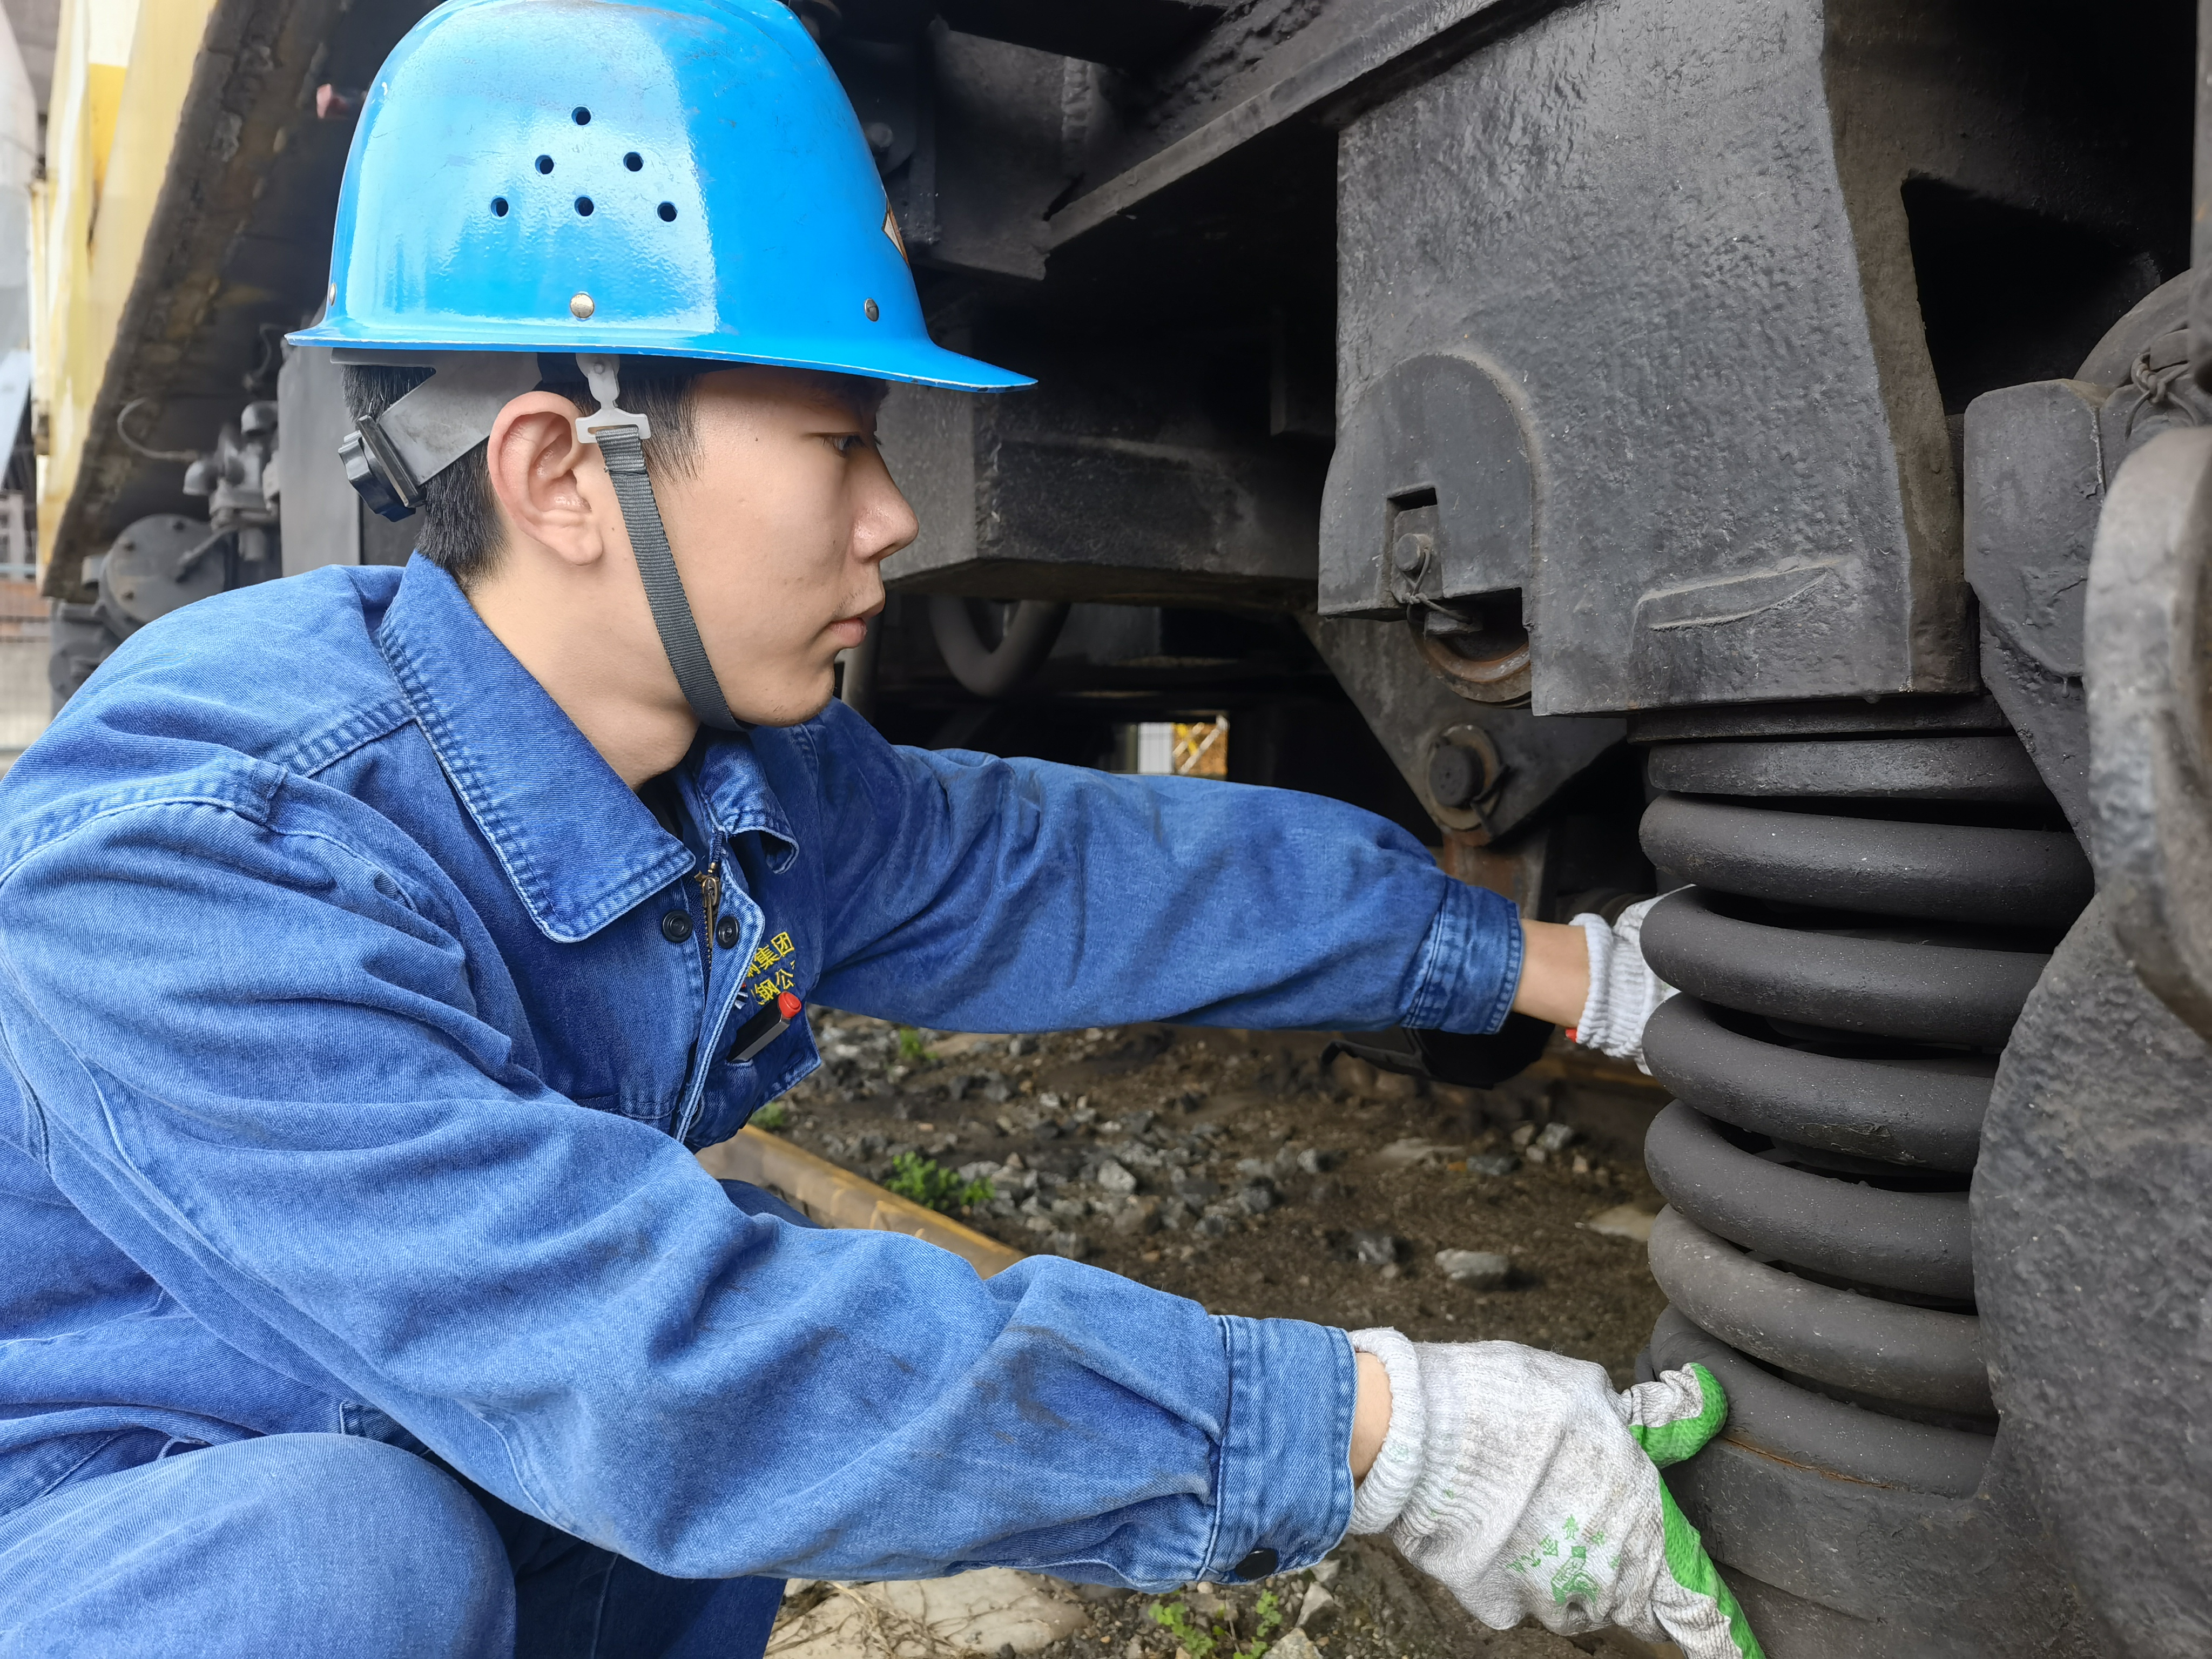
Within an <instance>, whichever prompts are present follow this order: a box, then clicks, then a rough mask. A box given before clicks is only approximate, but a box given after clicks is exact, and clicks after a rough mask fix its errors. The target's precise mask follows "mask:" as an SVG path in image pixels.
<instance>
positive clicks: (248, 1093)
mask: <svg viewBox="0 0 2212 1659" xmlns="http://www.w3.org/2000/svg"><path fill="white" fill-rule="evenodd" d="M349 811H353V812H356V816H357V814H358V809H356V808H354V807H353V806H352V805H351V804H350V803H344V802H340V803H337V805H332V806H331V807H330V808H329V809H328V811H327V813H326V815H325V816H324V817H318V816H317V814H316V813H315V812H314V811H307V810H300V811H292V810H289V809H285V808H283V805H282V803H281V802H280V803H279V805H278V806H277V807H276V808H272V809H271V810H270V811H269V812H268V813H267V814H266V815H262V816H257V814H256V812H255V811H254V810H253V809H252V803H250V802H246V803H232V804H223V803H220V802H216V801H211V800H205V799H203V800H201V801H198V802H169V803H166V804H163V803H151V804H147V805H137V806H129V807H125V808H123V809H121V810H118V811H111V812H108V813H107V814H106V815H105V816H104V817H100V818H98V819H95V820H94V822H92V823H89V824H87V825H84V826H82V827H81V828H78V829H75V830H73V831H71V832H70V833H69V834H67V835H64V836H60V837H59V838H58V839H56V840H53V841H51V842H48V843H47V844H46V845H45V846H44V847H43V848H42V849H41V850H40V851H38V852H37V853H35V854H33V855H31V856H30V857H29V858H27V860H24V861H23V862H21V863H20V864H19V865H17V866H15V867H14V868H13V869H12V870H10V871H9V872H7V874H6V876H5V878H4V880H0V1030H4V1036H5V1040H6V1047H7V1051H8V1055H9V1060H10V1061H11V1063H12V1064H13V1065H14V1066H15V1068H16V1069H17V1072H18V1074H19V1076H20V1077H21V1080H22V1081H23V1083H24V1084H25V1085H26V1086H25V1096H26V1102H27V1108H28V1111H29V1118H28V1120H27V1121H28V1123H29V1125H30V1127H29V1129H28V1130H27V1133H28V1134H29V1136H30V1139H31V1142H32V1145H31V1146H30V1148H29V1150H31V1152H32V1153H33V1156H35V1157H38V1158H40V1159H41V1160H42V1161H43V1162H44V1163H45V1164H46V1167H47V1168H48V1169H49V1170H50V1171H51V1172H52V1176H53V1178H54V1180H55V1182H57V1183H58V1186H59V1188H61V1190H62V1191H63V1192H64V1194H66V1195H67V1196H68V1197H69V1199H70V1201H71V1202H72V1203H74V1204H75V1205H76V1206H78V1207H79V1208H80V1209H81V1210H82V1212H83V1213H84V1215H85V1216H86V1217H87V1218H88V1219H89V1220H90V1221H91V1222H92V1224H93V1225H95V1226H97V1227H98V1228H100V1230H101V1231H103V1232H104V1233H106V1235H107V1236H108V1237H110V1238H112V1239H113V1240H115V1241H116V1243H118V1246H119V1247H120V1248H121V1249H123V1250H125V1252H126V1253H128V1254H129V1255H131V1257H132V1258H133V1259H134V1260H136V1261H137V1262H138V1263H140V1264H141V1265H142V1266H143V1267H144V1269H145V1270H146V1272H148V1273H149V1274H151V1275H152V1276H153V1277H154V1278H155V1279H157V1280H158V1281H159V1282H160V1283H161V1285H164V1286H165V1287H167V1289H168V1290H169V1291H171V1292H172V1293H173V1295H174V1296H175V1297H176V1298H177V1299H178V1300H179V1302H180V1303H181V1304H183V1305H184V1307H185V1309H186V1310H188V1311H189V1312H190V1313H191V1315H192V1316H195V1317H196V1318H197V1319H198V1320H199V1321H201V1322H203V1323H204V1324H205V1325H206V1326H207V1327H208V1328H210V1329H211V1330H212V1331H213V1332H214V1333H215V1334H216V1335H217V1336H218V1337H219V1338H221V1339H222V1341H223V1342H224V1343H226V1344H228V1346H229V1347H230V1348H232V1349H234V1350H236V1351H237V1352H239V1353H240V1354H243V1355H245V1356H247V1357H248V1358H250V1359H252V1360H254V1361H258V1362H259V1363H260V1364H264V1365H268V1366H270V1367H274V1368H275V1369H276V1370H279V1371H281V1372H282V1373H283V1374H284V1375H286V1376H289V1377H292V1378H294V1379H296V1380H297V1381H299V1382H301V1383H303V1384H305V1385H307V1386H308V1387H311V1388H317V1389H323V1390H325V1391H327V1392H328V1393H329V1394H330V1395H332V1396H333V1397H335V1398H337V1399H339V1400H350V1401H362V1402H367V1403H368V1404H371V1405H374V1406H375V1407H378V1408H380V1409H381V1410H383V1411H384V1412H386V1413H389V1414H390V1415H391V1416H392V1418H393V1419H396V1420H397V1421H398V1422H399V1423H400V1424H402V1425H404V1426H405V1427H406V1428H408V1429H409V1430H410V1431H412V1432H413V1433H415V1434H416V1436H418V1437H420V1438H421V1439H422V1441H423V1442H424V1443H427V1444H428V1446H429V1447H430V1448H431V1449H434V1450H435V1452H436V1453H437V1454H438V1455H440V1456H441V1457H442V1458H444V1459H446V1460H447V1462H450V1463H451V1464H453V1467H455V1468H458V1469H459V1470H460V1471H461V1472H462V1473H463V1474H466V1475H467V1476H468V1477H469V1478H470V1479H471V1480H475V1481H477V1483H478V1484H480V1485H481V1486H484V1487H485V1488H487V1489H488V1490H489V1491H491V1492H495V1493H496V1494H497V1495H498V1496H500V1497H501V1498H505V1499H506V1500H507V1501H508V1502H509V1503H512V1504H516V1505H518V1506H519V1507H521V1508H523V1509H525V1510H528V1511H530V1512H532V1513H533V1514H535V1515H538V1516H542V1517H543V1518H544V1519H545V1520H547V1521H549V1522H552V1523H553V1524H554V1525H556V1526H558V1527H560V1528H563V1529H565V1530H567V1531H569V1532H571V1533H574V1534H577V1535H578V1536H580V1537H583V1538H586V1539H589V1540H590V1541H592V1542H594V1543H597V1544H600V1545H602V1546H604V1547H606V1548H608V1549H611V1550H614V1551H616V1552H618V1553H621V1554H623V1555H626V1556H628V1557H629V1558H630V1559H634V1560H636V1561H639V1562H641V1563H642V1564H644V1565H647V1566H648V1567H651V1568H653V1570H655V1571H659V1572H663V1573H668V1574H673V1575H678V1576H682V1577H718V1576H730V1575H737V1574H753V1573H759V1574H774V1575H789V1576H804V1577H839V1578H870V1577H921V1576H932V1575H936V1574H940V1573H945V1572H950V1571H958V1570H960V1569H963V1568H967V1567H971V1566H978V1565H1012V1566H1019V1567H1026V1568H1032V1569H1036V1570H1040V1571H1050V1572H1054V1573H1059V1574H1062V1575H1065V1576H1067V1577H1075V1578H1079V1579H1094V1580H1100V1581H1105V1582H1119V1583H1125V1584H1129V1585H1133V1586H1137V1587H1142V1588H1150V1589H1159V1588H1163V1587H1166V1586H1170V1585H1172V1584H1175V1583H1179V1582H1182V1581H1184V1580H1188V1579H1191V1578H1195V1577H1207V1576H1213V1577H1220V1576H1223V1575H1225V1574H1227V1573H1229V1572H1230V1571H1231V1570H1233V1569H1234V1567H1235V1566H1236V1565H1237V1563H1238V1562H1239V1561H1241V1560H1243V1559H1244V1557H1245V1556H1246V1555H1247V1554H1248V1553H1249V1552H1251V1551H1252V1550H1254V1549H1255V1548H1259V1547H1267V1548H1271V1549H1273V1550H1274V1551H1275V1552H1277V1553H1278V1555H1279V1558H1280V1559H1281V1561H1282V1564H1283V1565H1285V1566H1286V1567H1287V1566H1296V1565H1302V1564H1304V1563H1307V1562H1310V1561H1312V1560H1314V1559H1317V1558H1318V1557H1319V1556H1320V1555H1321V1554H1322V1553H1323V1552H1324V1551H1325V1550H1327V1549H1328V1547H1330V1546H1332V1545H1333V1544H1334V1542H1335V1541H1336V1540H1337V1538H1338V1536H1339V1535H1340V1534H1341V1532H1342V1530H1343V1528H1344V1526H1345V1524H1346V1520H1347V1518H1348V1516H1349V1514H1350V1509H1351V1496H1352V1493H1351V1480H1350V1475H1349V1473H1348V1471H1347V1470H1346V1448H1347V1446H1348V1444H1349V1439H1350V1433H1351V1418H1352V1389H1353V1382H1352V1378H1353V1371H1352V1356H1351V1352H1350V1349H1349V1346H1348V1345H1347V1344H1346V1340H1345V1338H1344V1335H1343V1334H1342V1333H1341V1332H1338V1331H1332V1330H1326V1329H1323V1328H1320V1327H1316V1326H1310V1325H1304V1324H1298V1323H1294V1322H1284V1321H1269V1322H1251V1321H1245V1320H1237V1319H1221V1318H1215V1317H1212V1316H1208V1315H1207V1314H1206V1311H1205V1310H1203V1309H1201V1308H1200V1307H1198V1306H1196V1305H1195V1304H1192V1303H1190V1302H1188V1301H1184V1300H1182V1299H1181V1298H1179V1297H1172V1296H1169V1295H1166V1294H1164V1293H1163V1292H1160V1291H1152V1290H1150V1289H1147V1288H1146V1287H1144V1286H1142V1285H1136V1284H1133V1283H1132V1282H1130V1281H1128V1280H1126V1279H1121V1278H1118V1277H1116V1276H1115V1275H1113V1274H1110V1273H1103V1272H1100V1271H1098V1270H1097V1269H1093V1268H1089V1267H1083V1266H1080V1265H1079V1264H1077V1263H1073V1262H1068V1261H1058V1260H1041V1261H1028V1262H1024V1263H1023V1264H1022V1265H1020V1266H1018V1267H1015V1268H1013V1269H1012V1270H1011V1271H1009V1272H1007V1273H1002V1274H1000V1276H998V1277H997V1278H995V1279H992V1280H990V1281H989V1282H988V1283H985V1282H983V1281H981V1280H979V1279H977V1278H976V1277H975V1273H973V1272H972V1271H971V1270H970V1269H969V1267H968V1266H967V1265H966V1263H964V1262H963V1261H960V1260H959V1259H958V1258H957V1257H955V1256H952V1255H949V1254H946V1253H945V1252H944V1251H941V1250H938V1249H933V1248H931V1247H930V1246H928V1245H927V1244H923V1243H920V1242H919V1241H916V1240H914V1239H909V1238H905V1237H899V1236H897V1235H895V1234H890V1233H877V1232H850V1231H847V1232H833V1231H818V1230H815V1229H811V1228H801V1227H795V1226H792V1225H787V1224H786V1223H784V1222H782V1221H780V1220H777V1219H775V1218H772V1217H764V1216H762V1217H757V1216H749V1215H747V1214H746V1213H744V1212H743V1211H741V1210H739V1209H738V1207H736V1206H733V1205H732V1204H731V1203H729V1202H728V1201H727V1200H726V1198H725V1197H724V1196H723V1194H722V1192H721V1189H720V1187H719V1186H718V1185H717V1184H716V1183H715V1182H714V1181H713V1180H712V1179H711V1178H709V1177H708V1176H707V1175H706V1174H705V1172H704V1171H702V1170H701V1169H700V1168H699V1167H698V1165H697V1164H696V1163H695V1162H694V1160H693V1159H692V1158H690V1157H689V1156H688V1155H687V1154H686V1153H685V1152H684V1150H683V1148H682V1147H681V1146H678V1145H677V1144H676V1143H675V1142H674V1141H673V1140H671V1139H670V1138H669V1137H667V1136H666V1135H665V1134H662V1133H659V1132H657V1131H656V1130H654V1129H653V1128H652V1127H648V1126H647V1125H645V1124H641V1123H639V1122H635V1121H630V1120H628V1119H625V1118H623V1117H620V1116H618V1115H613V1114H611V1113H606V1112H600V1111H595V1110H591V1109H586V1108H583V1107H580V1106H578V1105H576V1104H575V1103H573V1102H571V1101H568V1100H567V1099H565V1098H563V1097H560V1096H559V1095H557V1094H555V1093H553V1092H551V1091H549V1090H547V1089H546V1088H545V1087H544V1085H541V1084H539V1083H538V1081H537V1080H536V1079H534V1078H532V1076H531V1075H530V1074H529V1073H528V1072H527V1071H526V1069H524V1067H523V1066H521V1065H520V1064H519V1063H518V1061H517V1058H516V1055H517V1045H516V1042H515V1039H514V1038H513V1036H512V1035H511V1033H512V1032H513V1031H514V1030H516V1029H517V1027H516V1026H515V1024H513V1018H512V1017H513V1006H512V998H513V991H512V987H504V988H503V981H502V977H501V973H500V972H499V971H498V969H497V964H496V962H495V960H494V961H493V962H492V963H491V966H490V967H489V968H487V967H486V965H485V964H486V958H485V957H483V955H482V953H481V952H482V948H483V940H482V939H479V938H477V937H475V936H474V935H473V934H472V933H471V924H470V923H469V921H468V920H467V918H466V916H465V914H464V913H462V912H461V911H460V910H459V908H457V907H454V906H452V905H446V904H441V902H440V897H441V890H440V889H439V887H438V877H437V872H435V869H433V868H429V867H428V866H427V862H426V861H422V860H419V858H418V861H417V862H416V863H415V864H413V865H411V866H410V865H404V864H403V863H402V862H400V861H399V860H404V857H405V855H406V847H405V846H404V845H398V844H396V843H395V844H394V845H393V846H391V847H386V848H382V849H381V850H380V849H379V848H378V846H377V845H376V844H374V840H373V838H371V840H370V842H368V843H364V842H363V841H362V839H360V838H358V837H352V836H349V826H350V827H351V828H354V829H358V828H359V827H360V826H359V825H358V823H356V822H355V821H354V819H351V818H348V817H346V813H347V812H349ZM365 845H366V848H367V850H366V851H364V846H365ZM387 854H388V856H387Z"/></svg>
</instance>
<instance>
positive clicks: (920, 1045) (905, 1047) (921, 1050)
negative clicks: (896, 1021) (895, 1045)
mask: <svg viewBox="0 0 2212 1659" xmlns="http://www.w3.org/2000/svg"><path fill="white" fill-rule="evenodd" d="M898 1036H899V1060H900V1061H901V1062H902V1064H904V1065H908V1066H919V1065H920V1064H921V1062H922V1061H923V1060H927V1059H928V1058H929V1045H928V1044H927V1043H926V1042H923V1041H922V1040H921V1032H919V1031H917V1030H915V1028H914V1027H913V1026H911V1025H902V1026H900V1027H899V1028H898Z"/></svg>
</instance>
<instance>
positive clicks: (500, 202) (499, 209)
mask: <svg viewBox="0 0 2212 1659" xmlns="http://www.w3.org/2000/svg"><path fill="white" fill-rule="evenodd" d="M491 216H492V217H493V218H495V219H504V218H506V217H507V197H504V196H495V197H492V198H491Z"/></svg>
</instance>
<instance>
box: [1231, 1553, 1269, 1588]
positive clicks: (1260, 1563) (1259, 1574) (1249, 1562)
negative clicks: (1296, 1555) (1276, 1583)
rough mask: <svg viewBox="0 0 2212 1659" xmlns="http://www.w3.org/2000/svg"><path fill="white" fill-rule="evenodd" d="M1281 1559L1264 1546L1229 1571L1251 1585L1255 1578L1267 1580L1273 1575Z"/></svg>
mask: <svg viewBox="0 0 2212 1659" xmlns="http://www.w3.org/2000/svg"><path fill="white" fill-rule="evenodd" d="M1278 1559H1279V1557H1278V1556H1277V1555H1276V1554H1275V1553H1274V1551H1273V1550H1271V1549H1269V1548H1268V1547H1267V1546H1266V1545H1265V1544H1262V1545H1261V1546H1260V1547H1259V1548H1258V1549H1256V1550H1254V1551H1253V1552H1252V1553H1251V1554H1249V1555H1248V1556H1246V1557H1245V1558H1244V1559H1243V1560H1242V1561H1239V1562H1238V1563H1237V1565H1235V1566H1233V1567H1231V1568H1230V1570H1229V1571H1231V1572H1233V1573H1235V1574H1236V1575H1237V1577H1238V1578H1240V1579H1242V1580H1243V1582H1244V1583H1248V1584H1249V1583H1251V1582H1252V1581H1253V1580H1254V1579H1255V1578H1265V1577H1268V1576H1269V1575H1270V1574H1272V1573H1273V1571H1275V1563H1276V1561H1277V1560H1278Z"/></svg>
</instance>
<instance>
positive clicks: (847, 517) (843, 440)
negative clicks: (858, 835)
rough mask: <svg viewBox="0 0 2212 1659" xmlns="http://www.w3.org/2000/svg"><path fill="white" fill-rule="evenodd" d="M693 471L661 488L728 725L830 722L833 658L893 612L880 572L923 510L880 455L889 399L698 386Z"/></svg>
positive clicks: (833, 381) (779, 374) (776, 375)
mask: <svg viewBox="0 0 2212 1659" xmlns="http://www.w3.org/2000/svg"><path fill="white" fill-rule="evenodd" d="M693 396H694V398H695V417H694V418H695V422H696V431H697V435H698V441H697V447H696V452H695V453H696V464H695V465H694V466H693V467H692V468H691V470H690V475H689V476H688V477H669V476H668V475H667V473H666V471H665V470H663V471H661V472H660V473H659V475H658V476H657V477H656V480H655V484H654V490H655V494H656V495H657V496H658V497H659V502H660V512H661V518H662V520H663V521H664V522H665V524H666V526H667V528H668V539H669V542H670V544H671V545H672V546H673V547H674V549H675V550H676V556H677V560H678V564H679V566H680V567H681V569H682V572H683V576H684V591H685V592H686V593H687V594H688V595H689V597H690V601H691V610H692V613H693V615H694V616H695V617H696V618H697V620H698V624H699V634H700V637H701V639H702V640H703V641H705V643H706V647H707V652H708V656H709V657H711V658H712V659H713V660H714V672H715V674H716V676H717V677H718V678H720V681H721V683H722V693H723V695H724V696H726V698H728V700H729V704H730V710H731V712H732V714H736V715H737V716H738V719H740V720H746V721H750V722H751V723H753V724H755V725H760V726H791V725H795V724H797V723H798V722H799V721H800V720H809V719H811V718H812V717H813V716H814V715H816V714H819V713H821V711H822V709H823V706H824V705H825V704H826V703H828V702H829V698H830V696H831V695H832V694H833V692H834V691H835V690H836V677H835V673H834V668H833V665H834V663H835V661H836V656H837V653H839V652H840V651H842V650H844V649H846V648H847V647H849V646H855V645H858V644H859V643H860V641H861V638H862V637H863V635H865V634H866V627H867V619H868V618H869V617H872V616H873V615H874V614H875V613H876V612H877V611H878V610H880V609H881V608H882V606H883V603H884V585H883V580H882V577H881V575H880V574H879V571H878V567H879V566H880V564H881V563H882V562H883V560H884V559H885V558H886V557H888V556H890V555H891V554H893V553H895V552H896V551H897V550H899V549H900V548H902V547H903V546H905V545H906V544H908V542H910V541H912V540H913V539H914V537H915V532H916V530H917V528H918V526H917V525H916V523H915V516H914V509H913V508H911V507H908V505H907V503H906V498H905V497H904V496H903V495H900V493H899V489H898V486H897V485H896V484H895V483H892V482H891V477H890V472H889V471H886V470H885V468H884V461H883V457H882V456H881V455H880V454H879V453H877V450H876V445H875V425H876V409H877V406H878V404H880V403H881V402H882V400H883V387H882V386H880V385H878V383H876V382H873V381H867V380H854V379H850V378H848V377H845V376H842V375H829V374H801V373H798V372H794V371H786V370H781V369H771V368H733V369H728V370H724V371H720V372H718V373H714V374H708V375H705V376H703V377H702V378H701V379H700V380H699V381H698V382H697V383H696V386H695V388H694V392H693Z"/></svg>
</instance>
